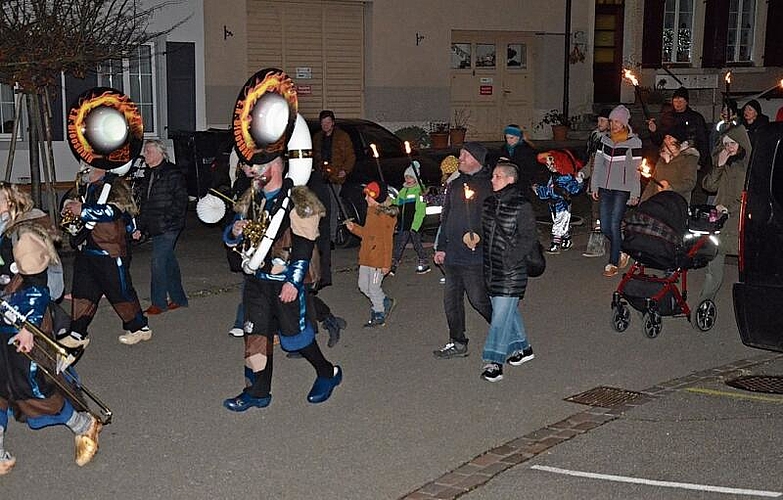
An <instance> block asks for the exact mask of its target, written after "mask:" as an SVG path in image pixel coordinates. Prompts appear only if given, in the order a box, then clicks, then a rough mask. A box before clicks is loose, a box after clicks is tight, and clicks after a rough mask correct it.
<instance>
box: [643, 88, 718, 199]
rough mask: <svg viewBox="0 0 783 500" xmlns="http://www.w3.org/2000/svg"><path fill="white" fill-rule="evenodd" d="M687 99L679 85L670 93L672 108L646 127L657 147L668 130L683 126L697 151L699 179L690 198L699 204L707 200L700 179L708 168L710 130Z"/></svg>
mask: <svg viewBox="0 0 783 500" xmlns="http://www.w3.org/2000/svg"><path fill="white" fill-rule="evenodd" d="M688 99H689V94H688V89H686V88H685V87H680V88H678V89H677V90H675V91H674V94H672V109H671V110H670V111H664V112H663V113H661V117H660V122H661V123H660V124H658V123H656V121H655V120H654V119H651V120H649V121H648V122H647V127H648V129H649V130H650V138H651V139H652V141H653V143H654V144H655V145H656V146H658V147H659V148H660V147H661V145H662V144H663V138H664V136H666V134H667V133H668V132H669V131H670V130H672V129H674V128H677V127H684V128H685V130H686V132H687V136H688V143H689V144H690V145H691V146H693V147H695V148H696V149H697V150H698V151H699V173H698V176H699V179H698V182H697V184H696V188H695V189H694V191H693V196H692V200H693V203H694V204H701V203H705V202H706V201H707V193H706V192H705V191H704V190H703V189H701V179H702V178H704V175H705V174H706V173H707V171H708V170H709V168H710V158H711V156H710V147H711V146H710V135H709V134H710V132H709V129H708V128H707V122H705V121H704V117H703V116H702V115H701V113H699V112H698V111H696V110H695V109H693V108H691V107H690V106H689V105H688Z"/></svg>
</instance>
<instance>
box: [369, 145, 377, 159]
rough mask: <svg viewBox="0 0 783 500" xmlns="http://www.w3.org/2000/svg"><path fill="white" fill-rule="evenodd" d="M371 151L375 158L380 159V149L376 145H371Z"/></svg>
mask: <svg viewBox="0 0 783 500" xmlns="http://www.w3.org/2000/svg"><path fill="white" fill-rule="evenodd" d="M370 149H372V155H373V157H375V158H378V147H377V146H376V145H375V143H373V144H370Z"/></svg>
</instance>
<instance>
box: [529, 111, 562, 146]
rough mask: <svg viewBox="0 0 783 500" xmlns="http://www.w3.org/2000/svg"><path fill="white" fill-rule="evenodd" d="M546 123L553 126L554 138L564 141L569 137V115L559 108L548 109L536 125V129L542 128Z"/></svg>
mask: <svg viewBox="0 0 783 500" xmlns="http://www.w3.org/2000/svg"><path fill="white" fill-rule="evenodd" d="M545 125H549V126H551V127H552V138H553V139H554V140H556V141H564V140H566V138H567V137H568V129H569V128H570V124H569V120H568V117H567V116H566V115H565V114H563V113H562V112H560V111H558V110H557V109H551V110H549V111H547V113H546V114H545V115H544V116H543V117H542V118H541V121H539V122H538V124H537V125H536V129H538V130H540V129H542V128H544V126H545Z"/></svg>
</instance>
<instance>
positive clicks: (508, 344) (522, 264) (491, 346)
mask: <svg viewBox="0 0 783 500" xmlns="http://www.w3.org/2000/svg"><path fill="white" fill-rule="evenodd" d="M518 181H519V170H518V167H517V166H516V165H515V164H513V163H511V162H506V161H503V160H501V161H499V162H498V164H497V165H496V166H495V169H494V170H493V172H492V194H491V195H490V196H488V197H487V199H486V200H485V201H484V207H483V211H482V215H481V226H482V233H483V237H484V254H483V271H484V272H483V274H484V282H485V284H486V287H487V293H488V294H489V300H490V302H491V303H492V320H491V321H490V325H489V333H488V334H487V339H486V341H485V342H484V351H483V352H482V355H481V357H482V359H483V361H484V363H485V364H484V368H483V372H482V374H481V376H482V378H484V380H488V381H489V382H497V381H499V380H502V379H503V364H504V363H506V362H508V363H509V364H511V365H513V366H518V365H521V364H522V363H524V362H526V361H530V360H531V359H533V358H534V357H535V355H534V354H533V348H532V347H530V343H529V342H528V340H527V332H526V331H525V324H524V322H523V321H522V315H521V314H520V312H519V308H518V306H519V301H520V299H522V297H524V296H525V289H526V288H527V263H526V260H525V257H526V256H527V255H528V254H529V253H530V251H531V250H532V249H533V245H536V244H538V241H537V236H536V219H535V216H534V215H533V207H532V205H531V204H530V201H529V200H528V198H527V196H526V195H525V193H523V191H522V187H521V186H520V183H519V182H518Z"/></svg>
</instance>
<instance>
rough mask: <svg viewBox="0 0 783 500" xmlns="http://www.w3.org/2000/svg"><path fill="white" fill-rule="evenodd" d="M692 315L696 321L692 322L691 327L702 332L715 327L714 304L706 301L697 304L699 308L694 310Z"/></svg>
mask: <svg viewBox="0 0 783 500" xmlns="http://www.w3.org/2000/svg"><path fill="white" fill-rule="evenodd" d="M694 314H695V315H696V318H695V319H696V321H693V326H694V327H695V328H698V329H699V330H700V331H702V332H706V331H709V330H711V329H712V327H713V326H715V318H716V317H717V316H718V309H717V308H716V307H715V302H713V301H711V300H710V299H707V300H703V301H701V302H700V303H699V307H697V308H696V311H694Z"/></svg>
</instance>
